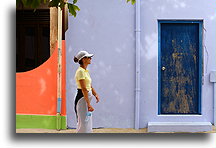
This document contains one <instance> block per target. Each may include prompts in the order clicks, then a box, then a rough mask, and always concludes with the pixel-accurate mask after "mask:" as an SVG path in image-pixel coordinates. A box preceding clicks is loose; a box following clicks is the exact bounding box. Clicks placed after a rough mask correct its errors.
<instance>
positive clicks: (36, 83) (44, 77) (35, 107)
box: [16, 41, 66, 115]
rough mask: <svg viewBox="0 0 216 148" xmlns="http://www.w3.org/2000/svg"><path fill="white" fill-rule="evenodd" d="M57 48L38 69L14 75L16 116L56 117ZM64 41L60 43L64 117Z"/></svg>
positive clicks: (62, 110) (63, 113) (64, 112)
mask: <svg viewBox="0 0 216 148" xmlns="http://www.w3.org/2000/svg"><path fill="white" fill-rule="evenodd" d="M57 51H58V49H57V47H56V49H55V51H54V52H53V54H52V55H51V57H50V58H49V59H48V60H47V61H46V62H45V63H43V64H42V65H40V66H39V67H37V68H35V69H33V70H30V71H27V72H22V73H16V114H27V115H29V114H30V115H33V114H37V115H56V111H57ZM65 58H66V57H65V41H62V64H63V65H62V109H61V112H62V115H66V81H65V80H66V65H65V64H66V63H65Z"/></svg>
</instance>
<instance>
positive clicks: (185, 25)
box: [159, 21, 202, 114]
mask: <svg viewBox="0 0 216 148" xmlns="http://www.w3.org/2000/svg"><path fill="white" fill-rule="evenodd" d="M201 69H202V22H201V21H197V22H196V21H193V22H189V21H185V22H184V21H181V22H180V21H159V114H200V113H201V103H200V102H201V101H200V100H201V75H202V70H201Z"/></svg>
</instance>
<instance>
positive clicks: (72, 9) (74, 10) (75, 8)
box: [68, 3, 80, 17]
mask: <svg viewBox="0 0 216 148" xmlns="http://www.w3.org/2000/svg"><path fill="white" fill-rule="evenodd" d="M68 10H69V12H70V14H72V15H73V16H74V17H76V15H77V11H80V8H79V7H78V6H76V5H74V4H71V3H68Z"/></svg>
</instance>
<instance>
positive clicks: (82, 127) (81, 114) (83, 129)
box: [76, 91, 93, 133]
mask: <svg viewBox="0 0 216 148" xmlns="http://www.w3.org/2000/svg"><path fill="white" fill-rule="evenodd" d="M92 97H93V95H92V92H91V91H89V92H88V98H89V101H90V102H91V100H92ZM76 109H77V116H78V122H77V133H92V116H90V119H89V120H88V121H85V118H86V113H87V112H88V106H87V103H86V101H85V98H84V97H82V98H81V99H80V100H79V101H78V102H77V107H76Z"/></svg>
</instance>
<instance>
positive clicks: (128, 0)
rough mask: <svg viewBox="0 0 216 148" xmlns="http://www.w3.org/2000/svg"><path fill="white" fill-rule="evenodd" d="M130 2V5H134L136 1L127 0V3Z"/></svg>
mask: <svg viewBox="0 0 216 148" xmlns="http://www.w3.org/2000/svg"><path fill="white" fill-rule="evenodd" d="M128 2H131V4H132V5H134V4H135V3H136V0H127V3H128Z"/></svg>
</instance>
